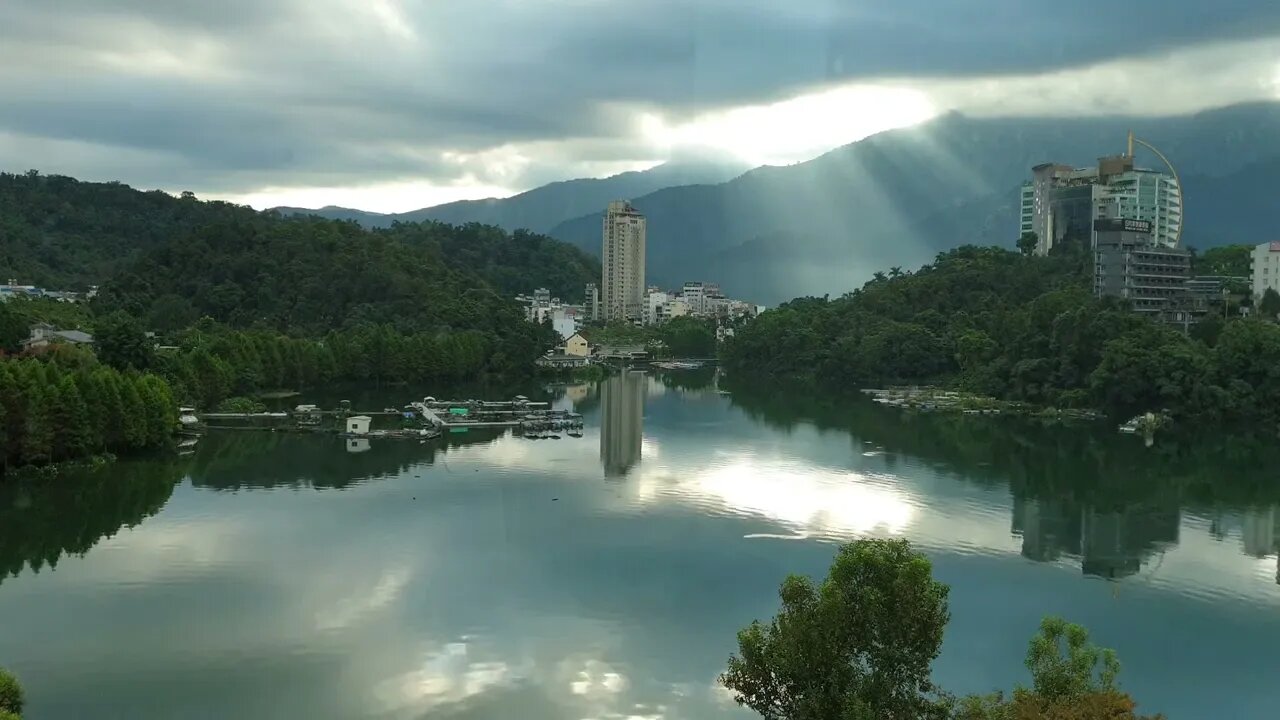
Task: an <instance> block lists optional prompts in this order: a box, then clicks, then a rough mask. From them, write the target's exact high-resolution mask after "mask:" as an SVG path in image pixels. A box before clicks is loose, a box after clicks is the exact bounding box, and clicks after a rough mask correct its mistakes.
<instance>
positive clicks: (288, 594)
mask: <svg viewBox="0 0 1280 720" xmlns="http://www.w3.org/2000/svg"><path fill="white" fill-rule="evenodd" d="M707 382H708V375H701V376H699V375H698V374H695V373H682V374H678V375H677V374H672V375H659V376H645V375H643V374H638V373H637V374H634V375H630V376H625V377H624V376H619V377H617V378H612V379H610V381H609V382H607V383H602V384H601V385H600V387H598V388H597V387H595V386H592V387H588V388H582V387H580V386H578V387H567V388H565V389H564V390H563V398H562V399H563V401H564V402H566V403H570V404H572V405H573V406H574V407H575V408H576V409H578V410H580V411H582V412H583V413H584V415H585V416H586V433H585V434H586V435H587V437H588V438H589V439H586V440H580V441H570V440H567V439H562V440H561V441H560V442H541V441H539V442H535V441H530V440H526V439H522V438H520V437H515V436H512V435H510V434H503V433H501V432H491V433H486V432H472V433H468V434H465V435H448V436H447V437H445V438H443V439H441V440H439V441H433V442H429V443H427V444H425V445H419V444H418V443H417V442H397V441H389V440H388V441H385V442H380V441H378V440H377V439H375V440H374V441H373V442H372V443H371V450H370V451H369V452H363V453H356V454H349V453H348V452H347V448H346V446H345V444H344V442H343V441H342V440H340V439H337V438H333V437H328V436H296V435H287V434H280V433H277V434H271V433H262V434H258V433H218V434H210V435H209V436H208V437H206V438H204V439H202V441H201V442H200V444H199V446H198V447H197V449H196V453H195V455H194V456H193V457H192V459H191V461H190V462H187V463H184V464H182V465H180V466H173V467H171V468H170V470H169V471H168V474H167V475H164V474H161V475H160V476H159V478H158V480H157V482H156V486H155V487H154V488H152V487H151V485H150V483H148V482H146V481H144V480H140V479H137V478H135V479H133V480H130V476H128V475H126V474H125V473H124V472H123V470H124V469H125V468H126V467H128V465H127V464H120V465H117V466H113V467H112V468H109V472H108V473H107V474H106V475H104V481H103V482H102V484H101V485H99V486H93V485H92V484H89V485H86V486H84V487H79V486H75V487H73V486H70V485H65V484H58V483H53V484H48V485H47V486H45V487H29V488H27V489H26V490H25V492H26V493H27V495H26V496H25V497H24V496H23V495H22V494H21V493H19V492H17V491H16V489H14V488H12V487H9V488H6V487H0V523H2V524H0V560H3V562H4V565H3V566H0V567H7V568H9V572H14V570H13V568H14V567H16V568H17V569H18V570H19V571H20V572H19V576H18V577H17V578H16V579H15V578H10V579H9V580H7V581H6V582H5V583H4V584H3V585H2V586H0V617H15V618H18V617H20V618H22V622H21V623H7V624H6V623H0V661H3V662H4V663H5V664H7V665H9V666H11V667H14V668H15V669H16V670H18V671H19V672H20V674H22V675H23V678H24V683H25V684H26V685H27V686H28V688H29V692H30V695H31V698H32V704H31V708H30V715H31V716H32V717H46V718H54V719H55V720H57V719H59V718H79V717H87V716H90V715H92V714H93V713H95V712H96V713H97V714H98V715H104V716H112V717H114V716H118V715H122V714H124V713H126V712H129V713H131V714H130V715H129V716H130V717H135V718H139V720H142V719H143V718H161V717H176V716H183V717H308V718H331V717H332V718H339V717H340V718H353V717H371V718H375V717H376V718H380V719H382V720H387V719H395V720H399V719H401V718H404V719H406V720H414V719H416V718H424V717H430V718H433V719H435V718H455V719H461V718H472V719H479V718H486V719H487V718H506V717H519V718H525V719H528V720H563V718H601V719H603V718H652V719H658V718H664V719H665V720H679V719H680V718H694V717H696V718H707V719H710V718H742V717H746V715H744V714H741V713H739V712H738V711H737V710H736V709H735V708H734V707H733V704H732V702H731V701H728V700H727V699H726V697H725V695H724V693H723V691H722V690H720V689H717V688H716V686H715V685H714V680H715V677H716V674H717V673H718V672H719V671H720V670H721V669H722V668H723V665H724V660H725V657H726V656H727V655H728V653H729V652H730V651H731V650H732V647H733V637H734V632H735V631H736V630H738V629H739V628H740V627H742V626H743V625H745V624H746V623H748V622H750V621H751V620H752V619H753V618H763V617H767V615H768V614H770V613H771V612H773V610H775V609H776V605H777V585H778V581H779V580H780V578H782V577H784V576H785V575H786V574H787V573H789V572H801V573H806V574H817V573H821V572H822V571H823V570H825V568H826V566H827V564H828V563H829V561H830V557H831V552H832V547H831V543H833V542H837V541H843V540H846V539H849V538H853V537H859V536H864V535H868V534H891V535H898V536H902V537H907V538H909V539H910V540H911V541H912V542H913V543H915V544H917V545H918V546H919V547H921V548H923V549H924V550H925V551H926V552H928V553H929V554H930V556H931V557H932V558H933V560H934V568H935V572H936V573H937V575H938V577H939V578H940V579H942V580H943V581H944V582H947V583H948V584H949V585H950V586H951V588H952V593H951V603H952V618H953V619H952V622H951V624H950V625H949V626H948V629H947V641H946V643H945V645H944V651H943V656H942V657H941V658H939V661H938V663H937V664H936V665H935V667H936V669H937V672H938V679H939V682H941V683H942V684H943V685H944V686H945V687H947V688H948V689H950V690H954V691H956V692H978V691H988V690H990V689H992V688H994V687H996V686H1006V687H1007V686H1008V685H1009V684H1010V683H1011V682H1015V681H1018V680H1020V679H1021V680H1025V677H1022V676H1020V675H1019V672H1020V668H1021V667H1022V665H1021V663H1022V660H1023V656H1024V653H1025V639H1026V637H1027V636H1028V635H1029V634H1030V632H1032V631H1033V629H1034V627H1035V624H1036V623H1037V622H1038V620H1039V618H1040V617H1041V616H1042V615H1043V614H1045V613H1063V614H1067V615H1069V616H1070V617H1072V619H1075V620H1079V621H1081V622H1084V623H1085V624H1087V625H1089V626H1090V627H1091V628H1092V629H1094V630H1095V632H1096V633H1097V635H1098V637H1099V638H1100V639H1101V640H1102V641H1103V642H1104V643H1105V644H1108V645H1111V646H1115V647H1117V648H1118V649H1119V650H1120V654H1121V657H1122V658H1123V660H1124V662H1125V664H1126V685H1127V686H1129V687H1130V688H1131V689H1132V690H1133V691H1134V693H1135V695H1136V696H1137V697H1139V698H1140V699H1142V700H1143V703H1144V707H1143V710H1144V711H1145V712H1165V713H1167V714H1169V716H1170V717H1267V716H1269V715H1268V713H1270V712H1272V709H1271V708H1269V707H1268V705H1267V704H1268V703H1269V702H1270V698H1271V697H1272V696H1273V695H1274V693H1273V692H1272V691H1271V687H1270V685H1269V684H1268V678H1267V677H1266V675H1265V673H1261V674H1260V673H1257V672H1256V671H1255V670H1256V668H1257V667H1260V666H1265V664H1266V662H1267V661H1268V659H1269V658H1271V657H1272V656H1273V654H1274V648H1275V647H1277V646H1280V615H1277V613H1276V610H1277V609H1280V589H1278V588H1277V586H1276V585H1275V584H1274V579H1275V574H1276V569H1275V559H1274V558H1275V549H1276V538H1277V533H1280V528H1278V527H1277V525H1276V518H1277V509H1276V508H1277V506H1278V505H1280V488H1277V487H1276V485H1275V483H1274V481H1273V476H1271V475H1268V474H1267V472H1266V468H1267V467H1280V457H1275V456H1274V455H1268V454H1267V452H1268V451H1267V450H1265V449H1261V450H1259V449H1256V448H1253V447H1252V446H1246V445H1233V444H1232V443H1230V442H1229V441H1225V440H1224V441H1222V442H1221V443H1219V446H1217V447H1209V448H1206V447H1201V448H1198V449H1197V448H1190V447H1185V448H1173V447H1165V446H1163V445H1162V444H1160V443H1157V446H1156V447H1155V448H1152V449H1150V450H1148V449H1145V448H1142V447H1141V442H1136V443H1134V442H1127V441H1132V440H1134V439H1133V438H1122V437H1119V436H1116V435H1115V434H1114V433H1112V432H1094V431H1093V430H1091V429H1090V428H1081V429H1072V428H1061V427H1045V426H1040V425H1038V424H1036V423H1027V422H1007V421H1004V420H1000V419H995V420H992V419H984V418H978V419H974V418H963V417H962V418H948V417H943V416H928V415H909V414H904V413H901V412H896V411H892V410H884V409H881V408H876V407H875V406H871V405H869V404H866V403H857V402H850V401H847V400H840V399H836V398H814V397H812V396H799V395H792V396H787V395H785V394H782V393H780V392H778V391H777V389H774V388H769V389H768V392H763V391H761V392H757V393H755V394H751V393H747V392H736V393H735V395H734V396H733V397H732V398H727V397H724V396H722V395H720V394H718V393H717V392H714V391H710V390H707V389H706V385H707ZM404 394H406V393H405V392H404V391H399V390H397V391H396V395H397V396H402V395H404ZM526 394H529V395H532V394H533V393H531V392H527V393H526ZM370 402H374V401H373V400H371V401H370ZM377 402H378V403H382V402H383V401H381V400H377ZM374 406H377V405H374ZM642 423H643V427H642ZM597 429H598V431H599V432H600V433H601V438H600V447H599V454H597V448H596V446H595V445H596V443H595V438H593V437H590V433H592V432H596V431H597ZM641 456H643V458H642V457H641ZM161 465H163V463H162V464H161ZM602 465H604V466H605V469H606V472H608V471H610V469H612V471H613V472H615V473H619V474H618V475H615V477H616V478H617V479H616V480H615V481H613V482H608V483H605V482H600V473H601V466H602ZM183 473H186V474H188V475H189V477H190V482H189V483H183V484H181V485H179V486H178V488H177V489H176V490H175V489H174V488H173V481H174V480H175V479H176V478H177V477H178V476H179V475H181V474H183ZM375 478H376V479H375ZM159 480H164V482H159ZM144 488H145V491H144ZM279 488H321V489H324V490H325V491H324V492H308V491H303V492H291V491H285V492H279V491H274V492H259V491H257V490H259V489H273V490H278V489H279ZM330 489H338V490H341V492H337V491H331V490H330ZM229 490H238V492H228V491H229ZM46 491H47V492H50V493H54V494H51V495H47V496H44V497H45V499H44V500H41V499H40V498H39V497H37V496H36V495H35V494H34V493H36V492H46ZM95 492H96V493H98V494H97V495H96V496H94V495H93V493H95ZM77 502H80V503H87V504H90V505H92V506H94V507H95V508H96V509H97V510H98V511H99V512H100V513H101V515H102V518H101V519H99V518H94V517H90V516H89V514H86V513H84V512H81V511H79V510H77V509H76V507H75V504H76V503H77ZM41 506H43V509H41V510H39V511H38V513H36V515H31V516H28V517H25V518H24V517H22V513H24V512H26V513H29V512H31V511H32V510H31V509H32V508H37V507H41ZM161 506H163V512H159V513H158V514H156V516H155V517H153V518H150V519H147V520H146V521H145V522H141V524H140V525H139V526H138V527H137V528H135V529H133V530H130V531H128V532H117V529H118V528H119V527H121V526H123V525H128V524H134V523H138V522H140V521H141V519H142V518H145V517H147V516H148V515H149V514H151V513H154V512H156V511H157V510H158V509H159V508H160V507H161ZM37 515H38V518H39V519H38V520H37ZM63 521H65V522H63ZM22 523H25V525H23V526H21V527H20V528H19V529H17V530H16V531H11V530H10V529H11V528H18V527H19V525H20V524H22ZM84 527H90V528H92V531H91V532H82V531H81V528H84ZM111 533H115V537H113V538H111V539H110V540H108V541H105V542H101V543H99V546H98V549H97V550H95V551H94V552H92V553H89V554H88V555H87V556H85V557H84V558H80V559H77V560H76V561H75V562H63V563H60V565H59V567H58V570H57V572H56V573H50V572H47V571H42V572H41V573H39V574H38V575H36V574H34V573H32V572H29V571H28V570H27V569H26V568H27V563H31V564H32V565H33V566H35V565H36V564H44V566H45V567H47V562H49V558H51V557H52V558H55V559H56V556H57V553H58V552H62V553H64V555H65V553H66V552H77V553H79V552H83V551H84V550H85V549H87V548H88V547H89V546H90V545H92V543H93V539H94V538H98V537H102V536H103V535H104V534H106V535H109V534H111ZM82 535H83V537H87V538H91V539H90V540H88V541H87V542H86V541H84V540H83V538H82V537H81V536H82ZM15 557H16V558H19V560H18V561H17V562H16V563H15V562H14V561H13V558H15ZM1257 558H1262V559H1261V560H1259V559H1257ZM1032 561H1035V562H1032ZM1096 578H1108V579H1109V580H1108V581H1107V582H1099V581H1096ZM121 647H128V648H129V653H127V654H121V653H120V652H119V649H120V648H121ZM1171 648H1173V649H1174V650H1177V651H1178V652H1172V651H1171ZM1206 688H1209V689H1212V690H1213V692H1212V696H1210V694H1209V693H1207V692H1206ZM1222 688H1229V691H1223V690H1222ZM126 708H128V711H126V710H125V709H126ZM193 708H194V710H193Z"/></svg>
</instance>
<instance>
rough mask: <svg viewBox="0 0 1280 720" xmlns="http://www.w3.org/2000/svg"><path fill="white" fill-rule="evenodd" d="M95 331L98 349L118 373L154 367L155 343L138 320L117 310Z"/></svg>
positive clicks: (105, 360)
mask: <svg viewBox="0 0 1280 720" xmlns="http://www.w3.org/2000/svg"><path fill="white" fill-rule="evenodd" d="M94 330H95V332H94V338H93V339H94V346H95V347H96V349H97V353H98V359H99V360H101V361H102V362H104V363H106V364H107V365H110V366H111V367H113V368H116V369H117V370H129V369H133V370H146V369H147V368H149V367H151V360H152V354H153V353H152V349H151V343H150V342H149V341H148V340H147V337H146V331H145V330H144V329H143V327H142V323H140V322H138V320H137V319H136V318H134V317H132V316H130V315H128V314H127V313H124V312H122V311H119V310H117V311H115V312H112V313H109V314H107V315H106V316H104V317H101V318H98V322H97V324H96V325H95V326H94Z"/></svg>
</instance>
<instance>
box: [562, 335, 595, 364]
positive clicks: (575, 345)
mask: <svg viewBox="0 0 1280 720" xmlns="http://www.w3.org/2000/svg"><path fill="white" fill-rule="evenodd" d="M563 349H564V354H565V355H574V356H576V357H584V358H585V357H591V343H590V342H588V341H587V339H586V338H585V337H583V336H582V333H574V334H572V335H570V336H569V337H568V338H566V339H565V341H564V348H563Z"/></svg>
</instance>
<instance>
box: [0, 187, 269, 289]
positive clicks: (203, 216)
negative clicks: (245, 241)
mask: <svg viewBox="0 0 1280 720" xmlns="http://www.w3.org/2000/svg"><path fill="white" fill-rule="evenodd" d="M255 214H256V213H254V211H253V210H251V209H249V208H243V207H238V206H236V205H231V204H229V203H220V202H208V203H206V202H198V201H196V200H194V199H191V198H186V199H178V198H175V197H173V196H172V195H168V194H166V193H163V192H160V191H159V190H152V191H149V192H142V191H139V190H134V189H133V188H131V187H129V186H128V185H124V184H121V183H114V182H113V183H89V182H80V181H78V180H76V179H75V178H69V177H63V176H60V175H40V174H37V173H36V172H35V171H31V172H27V173H24V174H21V175H15V174H9V173H0V280H3V281H6V282H7V281H8V279H9V278H13V279H16V280H18V281H19V282H23V283H28V284H33V285H40V286H44V287H53V288H58V289H65V288H83V287H86V286H88V285H97V284H99V283H101V282H102V281H104V280H106V279H107V278H109V277H111V275H112V274H113V273H114V272H115V271H116V270H118V269H119V268H121V267H123V266H125V265H127V264H128V263H130V262H131V261H133V260H135V259H136V258H137V257H139V256H140V255H141V254H142V253H145V252H146V251H148V250H151V249H153V248H155V247H158V246H159V245H160V244H162V243H164V242H166V241H169V240H171V239H174V238H178V237H182V236H184V235H186V234H188V233H190V232H192V231H194V230H195V229H197V228H200V227H203V226H206V225H211V224H220V223H231V222H243V221H245V220H246V219H248V218H250V217H252V216H253V215H255Z"/></svg>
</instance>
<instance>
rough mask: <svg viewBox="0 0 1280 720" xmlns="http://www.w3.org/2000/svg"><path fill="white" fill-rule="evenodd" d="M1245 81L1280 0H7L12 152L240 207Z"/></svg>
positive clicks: (1141, 106) (2, 125) (1273, 91)
mask: <svg viewBox="0 0 1280 720" xmlns="http://www.w3.org/2000/svg"><path fill="white" fill-rule="evenodd" d="M1255 100H1280V3H1277V2H1274V0H1217V2H1214V3H1203V2H1199V1H1193V0H1130V1H1129V2H1126V3H1112V2H1103V1H1102V0H1086V1H1083V2H1063V1H1062V0H895V1H894V2H884V0H787V2H778V1H777V0H646V2H644V3H636V2H624V1H623V0H220V1H219V2H210V1H209V0H165V1H163V2H161V1H160V0H0V169H2V170H4V171H9V172H21V171H25V170H26V169H28V168H34V169H38V170H40V171H42V172H48V173H61V174H68V175H73V176H76V177H80V178H83V179H87V180H98V181H104V180H120V181H122V182H126V183H128V184H131V185H134V186H136V187H141V188H146V189H151V188H160V189H163V190H167V191H170V192H175V193H176V192H180V191H183V190H191V191H193V192H195V193H196V194H197V195H198V196H200V197H204V198H219V199H227V200H231V201H234V202H242V203H246V204H251V205H254V206H255V207H270V206H275V205H298V206H307V207H318V206H321V205H326V204H337V205H344V206H348V207H357V208H362V209H366V210H375V211H382V212H391V211H405V210H411V209H416V208H420V207H425V206H430V205H435V204H439V203H442V202H448V201H452V200H458V199H464V198H479V197H493V196H505V195H510V194H512V193H515V192H519V191H521V190H526V189H529V188H532V187H536V186H538V185H541V184H544V183H546V182H550V181H554V180H562V179H569V178H575V177H603V176H607V175H611V174H614V173H617V172H622V171H626V170H634V169H644V168H648V167H652V166H654V165H656V164H658V163H661V162H664V161H669V160H673V159H675V160H679V159H681V158H684V157H688V156H697V157H705V156H707V155H708V154H710V155H724V156H726V157H728V158H732V159H734V160H736V161H740V162H748V163H751V164H787V163H793V162H798V161H802V160H806V159H809V158H811V157H814V156H816V155H818V154H821V153H822V152H824V151H826V150H829V149H831V148H834V147H838V146H840V145H843V144H846V143H849V142H853V141H856V140H858V139H861V138H862V137H865V136H867V135H869V134H873V133H876V132H880V131H883V130H887V129H891V128H895V127H901V126H905V125H910V124H914V123H919V122H922V121H926V120H928V119H929V118H931V117H934V116H936V115H938V114H940V113H943V112H947V111H951V110H958V111H961V112H964V113H967V114H971V115H977V116H1019V115H1023V116H1034V115H1048V116H1064V115H1073V116H1076V115H1089V114H1132V115H1169V114H1182V113H1191V112H1196V111H1199V110H1205V109H1211V108H1215V107H1221V106H1224V105H1229V104H1233V103H1238V102H1246V101H1255Z"/></svg>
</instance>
